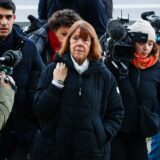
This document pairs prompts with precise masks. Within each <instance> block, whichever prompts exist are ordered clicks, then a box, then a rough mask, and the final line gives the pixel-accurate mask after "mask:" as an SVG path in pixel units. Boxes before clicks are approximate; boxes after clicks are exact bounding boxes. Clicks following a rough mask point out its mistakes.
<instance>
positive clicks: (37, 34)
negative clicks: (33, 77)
mask: <svg viewBox="0 0 160 160" xmlns="http://www.w3.org/2000/svg"><path fill="white" fill-rule="evenodd" d="M48 29H49V28H48V24H45V25H43V26H42V27H41V28H40V29H38V30H36V31H34V32H33V33H31V34H29V35H28V37H29V39H31V40H32V41H34V43H35V44H36V46H37V49H38V52H39V53H40V55H41V58H42V60H43V63H44V64H46V65H47V64H49V63H50V62H51V53H52V52H53V50H52V49H51V46H50V43H49V40H48Z"/></svg>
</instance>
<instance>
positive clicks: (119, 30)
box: [107, 20, 127, 41]
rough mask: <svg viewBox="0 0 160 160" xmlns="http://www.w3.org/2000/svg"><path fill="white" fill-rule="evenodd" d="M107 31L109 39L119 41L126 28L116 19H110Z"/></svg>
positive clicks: (124, 35) (125, 33) (123, 36)
mask: <svg viewBox="0 0 160 160" xmlns="http://www.w3.org/2000/svg"><path fill="white" fill-rule="evenodd" d="M107 32H108V34H109V36H110V37H111V39H113V40H115V41H121V40H123V39H124V38H125V37H126V35H127V31H126V28H125V27H124V26H123V24H122V23H120V22H119V21H118V20H111V21H109V22H108V24H107Z"/></svg>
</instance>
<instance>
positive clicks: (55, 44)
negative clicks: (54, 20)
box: [48, 29, 61, 61]
mask: <svg viewBox="0 0 160 160" xmlns="http://www.w3.org/2000/svg"><path fill="white" fill-rule="evenodd" d="M48 39H49V43H50V46H51V49H52V53H51V60H52V61H53V60H54V59H55V55H56V52H58V51H59V49H60V46H61V44H60V42H59V40H58V38H57V36H56V35H55V33H54V32H53V31H51V30H50V29H49V30H48Z"/></svg>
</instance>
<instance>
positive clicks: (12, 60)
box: [0, 50, 22, 67]
mask: <svg viewBox="0 0 160 160" xmlns="http://www.w3.org/2000/svg"><path fill="white" fill-rule="evenodd" d="M21 60H22V53H21V51H20V50H8V51H6V52H4V53H3V55H2V56H1V57H0V62H1V63H2V64H4V65H7V66H11V67H15V66H16V65H17V64H18V63H19V62H20V61H21Z"/></svg>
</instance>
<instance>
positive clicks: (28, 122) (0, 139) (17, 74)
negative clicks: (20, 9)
mask: <svg viewBox="0 0 160 160" xmlns="http://www.w3.org/2000/svg"><path fill="white" fill-rule="evenodd" d="M15 11H16V6H15V4H14V3H13V1H12V0H0V59H1V61H0V69H3V67H4V66H6V67H8V68H13V71H12V73H11V76H12V77H13V79H14V80H15V83H16V85H17V90H16V94H15V99H14V105H13V108H12V111H11V114H10V116H9V119H8V120H7V123H6V124H5V126H4V127H3V130H2V131H1V133H0V159H1V160H6V159H9V160H15V159H16V160H27V159H28V154H29V152H30V150H31V147H32V142H33V140H34V136H35V133H37V129H38V124H37V121H36V119H35V117H34V115H33V112H32V102H33V97H34V93H35V88H36V84H37V79H38V78H39V74H40V73H41V71H42V69H43V67H44V66H43V63H42V60H41V57H40V55H39V54H38V51H37V48H36V46H35V44H34V43H33V42H32V41H31V40H29V39H28V38H27V37H24V36H23V34H22V31H20V30H19V29H20V28H17V27H15V26H14V21H15V19H16V15H15ZM9 52H10V53H9ZM19 52H21V53H22V59H21V60H20V62H19V63H18V64H16V66H12V60H13V61H14V60H15V59H20V58H21V56H20V54H18V53H19ZM3 59H4V63H3V61H2V60H3ZM5 59H6V62H7V63H6V62H5ZM3 65H4V66H3ZM5 71H6V70H5ZM6 74H9V73H6Z"/></svg>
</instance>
